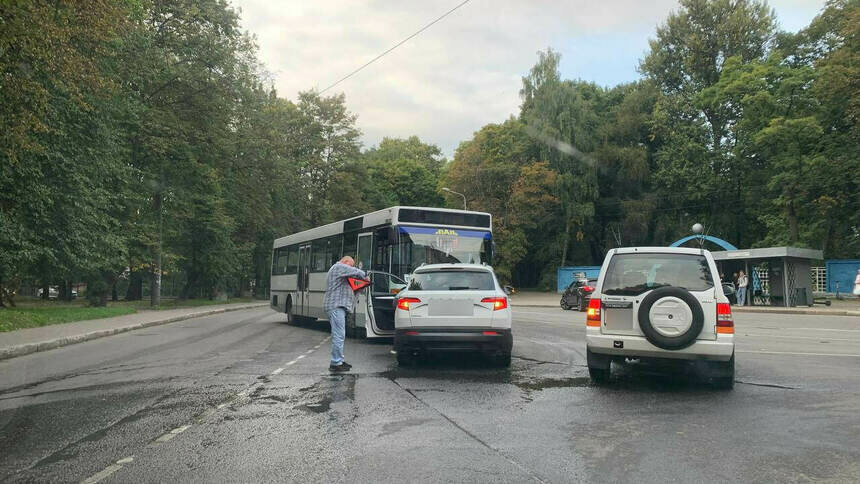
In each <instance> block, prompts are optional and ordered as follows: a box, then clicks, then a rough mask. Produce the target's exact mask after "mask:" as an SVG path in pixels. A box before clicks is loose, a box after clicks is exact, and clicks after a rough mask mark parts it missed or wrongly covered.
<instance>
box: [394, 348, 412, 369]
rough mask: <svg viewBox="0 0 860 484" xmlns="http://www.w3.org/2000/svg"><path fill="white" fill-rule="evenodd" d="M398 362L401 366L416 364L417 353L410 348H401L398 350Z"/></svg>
mask: <svg viewBox="0 0 860 484" xmlns="http://www.w3.org/2000/svg"><path fill="white" fill-rule="evenodd" d="M397 364H398V365H400V366H404V367H405V366H413V365H415V355H413V354H412V352H411V351H409V350H400V351H398V352H397Z"/></svg>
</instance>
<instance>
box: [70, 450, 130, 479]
mask: <svg viewBox="0 0 860 484" xmlns="http://www.w3.org/2000/svg"><path fill="white" fill-rule="evenodd" d="M133 460H134V456H129V457H124V458H122V459H120V460H118V461H116V463H114V464H111V465H109V466H107V467H105V468H104V469H102V470H101V471H100V472H97V473H96V474H93V475H92V476H90V477H88V478H86V479H84V480H83V481H81V482H82V483H83V484H96V483H97V482H100V481H103V480H105V479H107V478H108V477H110V476H111V475H112V474H113V473H114V472H116V471H118V470H120V469H122V466H123V465H124V464H128V463H130V462H131V461H133Z"/></svg>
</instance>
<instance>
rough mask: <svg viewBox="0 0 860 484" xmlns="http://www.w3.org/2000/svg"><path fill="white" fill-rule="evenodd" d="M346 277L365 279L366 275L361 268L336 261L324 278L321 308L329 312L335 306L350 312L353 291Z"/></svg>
mask: <svg viewBox="0 0 860 484" xmlns="http://www.w3.org/2000/svg"><path fill="white" fill-rule="evenodd" d="M347 277H358V278H361V279H366V278H367V275H366V274H365V273H364V271H362V270H361V269H356V268H355V267H352V266H348V265H346V264H341V263H340V262H336V263H335V264H334V265H333V266H331V269H329V270H328V274H327V275H326V278H325V298H324V299H323V310H324V311H325V312H329V311H331V310H332V309H335V308H344V309H346V310H347V312H352V307H353V306H354V305H355V293H354V292H352V288H351V287H350V286H349V281H347V280H346V278H347Z"/></svg>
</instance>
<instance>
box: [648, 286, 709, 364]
mask: <svg viewBox="0 0 860 484" xmlns="http://www.w3.org/2000/svg"><path fill="white" fill-rule="evenodd" d="M637 317H638V319H639V327H640V328H641V329H642V333H644V334H645V338H646V339H648V341H650V342H651V344H653V345H654V346H656V347H658V348H663V349H664V350H680V349H683V348H686V347H688V346H690V345H691V344H693V343H694V342H695V341H696V338H697V337H698V336H699V333H701V332H702V326H703V325H704V322H705V315H704V313H703V312H702V305H701V304H699V301H698V300H697V299H696V297H695V296H693V295H692V294H690V292H689V291H687V290H686V289H682V288H680V287H661V288H659V289H655V290H653V291H651V292H650V293H649V294H648V295H647V296H645V298H644V299H643V300H642V304H641V305H640V306H639V313H638V314H637Z"/></svg>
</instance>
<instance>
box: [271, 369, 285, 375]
mask: <svg viewBox="0 0 860 484" xmlns="http://www.w3.org/2000/svg"><path fill="white" fill-rule="evenodd" d="M282 371H284V369H283V368H278V369H277V370H275V371H273V372H272V374H273V375H280V374H281V372H282Z"/></svg>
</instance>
